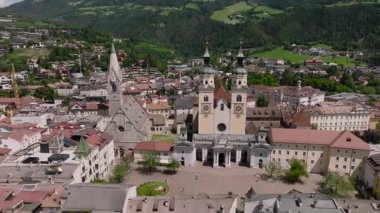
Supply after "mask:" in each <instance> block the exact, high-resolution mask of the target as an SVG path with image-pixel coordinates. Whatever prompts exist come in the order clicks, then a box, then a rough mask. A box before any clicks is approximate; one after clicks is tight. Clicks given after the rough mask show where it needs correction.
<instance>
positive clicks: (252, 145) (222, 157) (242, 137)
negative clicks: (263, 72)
mask: <svg viewBox="0 0 380 213" xmlns="http://www.w3.org/2000/svg"><path fill="white" fill-rule="evenodd" d="M203 58H204V66H203V73H202V85H201V86H200V87H199V97H198V106H197V107H195V108H194V112H193V115H194V116H195V117H196V118H197V121H195V122H198V125H197V126H198V131H197V134H194V135H193V137H192V140H191V141H187V140H186V129H185V128H182V129H181V139H180V140H179V141H178V142H177V143H176V144H175V146H174V154H173V155H174V157H175V158H176V159H177V160H178V161H180V162H181V163H182V164H183V165H185V166H194V164H195V162H196V161H199V162H201V163H203V164H208V165H211V166H213V167H227V168H228V167H231V165H232V163H236V164H239V165H246V166H249V167H255V168H258V167H263V166H265V165H267V164H268V159H269V154H270V152H271V147H270V145H269V144H268V143H266V140H265V133H262V134H261V133H259V134H258V136H255V135H249V134H246V113H247V72H246V70H245V69H244V63H243V61H244V55H243V52H242V50H241V48H240V51H239V54H238V56H237V67H236V68H235V70H234V73H233V76H232V88H231V91H227V90H226V89H225V88H224V87H223V86H222V85H218V86H216V85H215V80H214V78H215V75H216V74H217V72H216V71H215V70H214V69H213V68H212V66H211V65H210V54H209V51H208V48H206V51H205V54H204V57H203Z"/></svg>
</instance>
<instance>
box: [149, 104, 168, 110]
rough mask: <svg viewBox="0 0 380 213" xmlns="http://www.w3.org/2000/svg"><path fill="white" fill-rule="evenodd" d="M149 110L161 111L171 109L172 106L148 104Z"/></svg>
mask: <svg viewBox="0 0 380 213" xmlns="http://www.w3.org/2000/svg"><path fill="white" fill-rule="evenodd" d="M146 108H147V109H153V110H161V109H165V110H166V109H170V106H169V104H168V103H167V102H158V103H156V104H153V103H152V104H147V105H146Z"/></svg>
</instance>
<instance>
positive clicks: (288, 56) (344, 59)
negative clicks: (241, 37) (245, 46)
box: [252, 47, 355, 67]
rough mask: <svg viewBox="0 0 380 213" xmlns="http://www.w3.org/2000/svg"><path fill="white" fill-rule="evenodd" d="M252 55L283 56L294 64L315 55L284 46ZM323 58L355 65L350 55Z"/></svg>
mask: <svg viewBox="0 0 380 213" xmlns="http://www.w3.org/2000/svg"><path fill="white" fill-rule="evenodd" d="M252 56H254V57H262V58H282V59H284V60H286V61H290V63H292V64H301V63H303V62H304V61H305V60H306V59H310V58H313V56H310V55H299V54H294V53H292V52H290V51H288V50H284V48H282V47H278V48H276V49H273V50H269V51H264V52H258V53H253V55H252ZM321 60H322V61H323V62H325V63H336V64H340V65H343V66H345V67H350V66H354V65H355V64H354V59H352V58H348V57H331V56H326V57H321Z"/></svg>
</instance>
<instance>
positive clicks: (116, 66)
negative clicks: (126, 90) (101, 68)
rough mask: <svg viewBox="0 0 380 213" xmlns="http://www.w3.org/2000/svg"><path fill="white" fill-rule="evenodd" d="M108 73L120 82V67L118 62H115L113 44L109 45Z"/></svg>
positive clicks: (115, 56) (115, 55)
mask: <svg viewBox="0 0 380 213" xmlns="http://www.w3.org/2000/svg"><path fill="white" fill-rule="evenodd" d="M108 72H113V74H114V75H115V77H116V78H118V79H119V80H121V72H120V65H119V61H118V60H117V54H116V50H115V45H114V44H113V43H112V44H111V54H110V65H109V69H108Z"/></svg>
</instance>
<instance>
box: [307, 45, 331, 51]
mask: <svg viewBox="0 0 380 213" xmlns="http://www.w3.org/2000/svg"><path fill="white" fill-rule="evenodd" d="M312 47H319V48H323V49H326V50H332V46H330V45H327V44H314V45H312Z"/></svg>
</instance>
